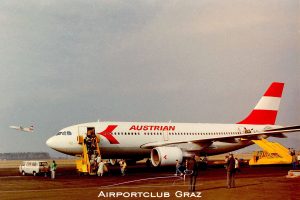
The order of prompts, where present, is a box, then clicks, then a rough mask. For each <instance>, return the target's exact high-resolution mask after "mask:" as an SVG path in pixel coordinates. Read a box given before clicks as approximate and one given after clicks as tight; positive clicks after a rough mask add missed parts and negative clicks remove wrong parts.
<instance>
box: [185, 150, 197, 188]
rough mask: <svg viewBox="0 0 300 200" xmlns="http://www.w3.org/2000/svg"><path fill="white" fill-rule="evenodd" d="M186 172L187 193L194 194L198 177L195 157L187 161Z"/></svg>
mask: <svg viewBox="0 0 300 200" xmlns="http://www.w3.org/2000/svg"><path fill="white" fill-rule="evenodd" d="M187 170H188V171H189V172H190V185H189V192H195V189H196V180H197V176H198V163H197V162H196V160H195V155H193V156H192V157H191V158H190V159H189V161H188V163H187Z"/></svg>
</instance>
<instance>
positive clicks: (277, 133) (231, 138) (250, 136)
mask: <svg viewBox="0 0 300 200" xmlns="http://www.w3.org/2000/svg"><path fill="white" fill-rule="evenodd" d="M297 131H300V126H298V125H297V126H286V127H282V128H276V129H268V130H265V131H262V132H256V133H241V134H235V135H228V136H226V135H225V136H224V135H222V136H218V135H213V136H211V135H210V136H209V137H207V138H201V139H195V140H190V139H181V140H172V141H158V142H151V143H146V144H143V145H141V146H140V147H141V148H145V149H152V148H155V147H161V146H168V145H174V144H183V143H210V142H228V143H237V142H239V141H240V140H255V139H256V140H257V139H261V138H264V137H269V136H272V137H280V138H284V137H286V136H285V135H283V133H290V132H297Z"/></svg>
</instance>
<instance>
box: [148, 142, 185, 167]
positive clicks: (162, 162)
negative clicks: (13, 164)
mask: <svg viewBox="0 0 300 200" xmlns="http://www.w3.org/2000/svg"><path fill="white" fill-rule="evenodd" d="M182 159H183V152H182V151H181V149H180V148H178V147H156V148H154V149H152V151H151V162H152V165H153V166H154V167H157V166H169V165H175V164H176V160H178V161H179V162H180V163H181V162H182Z"/></svg>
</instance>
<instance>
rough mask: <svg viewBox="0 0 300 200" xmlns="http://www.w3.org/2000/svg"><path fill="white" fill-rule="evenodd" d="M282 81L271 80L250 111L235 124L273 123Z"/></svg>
mask: <svg viewBox="0 0 300 200" xmlns="http://www.w3.org/2000/svg"><path fill="white" fill-rule="evenodd" d="M283 87H284V83H278V82H273V83H272V84H271V85H270V87H269V88H268V90H267V91H266V92H265V94H264V96H263V97H262V98H261V99H260V100H259V102H258V103H257V104H256V106H255V108H254V109H253V110H252V112H251V113H250V114H249V115H248V117H246V118H245V119H244V120H242V121H240V122H238V123H237V124H270V125H274V124H275V121H276V116H277V112H278V110H279V104H280V100H281V96H282V91H283Z"/></svg>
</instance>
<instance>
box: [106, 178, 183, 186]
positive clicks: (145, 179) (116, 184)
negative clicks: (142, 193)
mask: <svg viewBox="0 0 300 200" xmlns="http://www.w3.org/2000/svg"><path fill="white" fill-rule="evenodd" d="M168 178H179V179H180V178H181V177H178V176H160V177H151V178H142V179H137V180H133V181H125V182H122V183H115V184H111V185H106V186H102V187H112V186H118V185H124V184H127V183H135V182H140V181H147V180H155V179H168Z"/></svg>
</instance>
